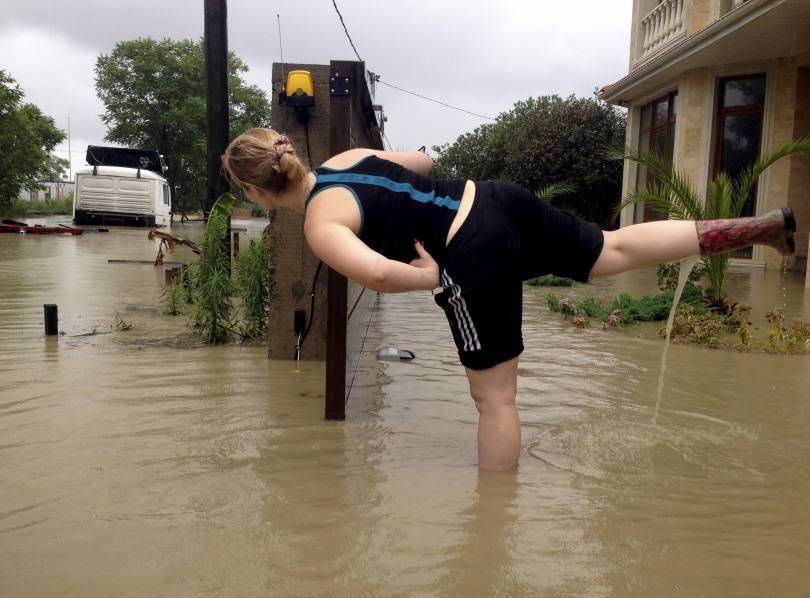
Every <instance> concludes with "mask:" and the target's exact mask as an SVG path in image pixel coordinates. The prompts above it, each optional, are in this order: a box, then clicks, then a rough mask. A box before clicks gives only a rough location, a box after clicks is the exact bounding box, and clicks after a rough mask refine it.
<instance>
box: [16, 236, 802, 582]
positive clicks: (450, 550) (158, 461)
mask: <svg viewBox="0 0 810 598" xmlns="http://www.w3.org/2000/svg"><path fill="white" fill-rule="evenodd" d="M262 224H263V223H261V222H256V223H244V224H243V226H245V227H247V228H249V231H248V235H258V234H259V233H260V231H261V228H262ZM195 227H196V228H195ZM178 234H180V236H184V237H189V238H192V239H193V238H199V226H198V225H190V226H189V227H187V228H185V229H182V230H181V232H180V233H178ZM184 251H186V250H185V249H183V248H181V249H178V251H177V253H176V254H174V256H173V257H172V259H177V260H179V261H188V260H191V259H193V256H192V255H191V254H190V252H189V253H188V254H186V253H184ZM156 252H157V243H154V242H150V241H148V240H146V235H145V231H143V230H137V229H112V231H111V232H110V233H109V234H106V235H104V234H87V235H84V236H82V237H34V236H31V237H21V236H17V235H0V275H1V276H2V285H0V488H2V492H1V493H0V552H2V554H3V558H2V559H0V595H4V596H5V595H9V596H18V595H28V596H51V595H82V596H94V595H98V596H108V595H122V596H127V595H132V596H135V595H138V596H142V595H154V594H159V595H172V596H199V595H216V596H219V595H239V596H259V595H262V596H264V595H268V594H270V595H300V596H315V595H337V596H348V595H402V596H496V595H502V596H520V595H524V596H535V595H563V596H569V595H570V596H605V595H622V596H625V595H634V596H650V595H713V596H715V595H763V594H768V595H800V594H802V593H804V592H805V591H806V588H807V587H808V584H810V573H808V572H807V568H806V563H807V560H808V558H810V546H808V543H807V538H808V537H810V512H808V510H807V508H806V503H807V501H806V497H807V496H808V493H810V440H809V439H808V434H807V430H808V429H809V428H810V406H809V405H808V403H810V392H809V391H808V387H807V381H806V380H807V379H806V375H805V371H806V368H807V366H808V363H809V362H808V358H807V357H782V358H779V357H774V356H770V355H745V354H735V353H726V352H718V351H711V350H706V349H698V348H694V347H686V346H681V345H675V346H673V347H672V348H671V351H670V353H669V356H668V366H667V367H668V369H667V377H666V383H665V387H664V395H663V397H664V398H663V402H662V405H661V411H660V415H659V417H658V422H657V424H658V425H657V426H652V425H651V421H652V414H653V411H654V407H655V399H656V396H655V392H656V382H657V379H658V374H659V359H660V355H661V349H662V348H663V347H662V342H661V341H660V339H658V338H657V329H658V327H659V326H658V325H653V326H642V327H638V328H634V329H632V330H630V331H628V332H623V333H604V332H602V331H601V330H595V329H594V330H578V329H574V328H572V327H569V326H568V325H566V324H565V323H564V322H562V321H561V320H560V319H559V317H558V316H557V315H556V314H550V313H549V312H548V309H547V307H546V305H545V303H546V301H545V297H544V294H545V292H544V290H543V289H534V288H527V289H526V291H525V308H524V319H525V327H524V335H525V344H526V351H525V353H524V354H523V356H522V358H521V364H520V370H519V374H520V380H519V385H520V386H519V388H520V392H519V396H518V402H519V408H520V412H521V418H522V421H523V426H524V430H523V437H524V454H523V456H522V460H521V466H520V469H519V470H518V471H517V472H515V473H509V474H487V473H479V472H478V471H477V469H476V467H475V425H476V412H475V409H474V407H473V406H472V403H471V401H470V399H469V397H468V396H467V394H466V393H467V385H466V379H465V377H464V373H463V369H462V368H461V367H460V366H459V365H458V363H457V361H456V356H455V348H454V346H453V343H452V339H451V338H450V335H449V334H448V333H447V332H448V331H447V330H446V327H447V324H446V322H445V321H444V319H443V314H442V313H441V311H440V310H438V309H436V308H435V305H434V303H433V301H432V298H431V297H430V295H429V294H412V295H403V296H386V297H384V298H383V299H382V301H381V302H380V304H379V307H378V309H377V311H376V313H375V315H374V318H373V320H372V324H371V328H370V338H369V339H368V341H367V342H366V345H365V347H366V353H367V355H366V358H365V359H363V361H362V365H361V370H360V372H359V373H358V376H357V379H356V381H355V385H354V389H353V391H352V396H351V400H350V402H349V406H348V407H349V408H348V421H347V422H345V423H335V422H325V421H323V419H322V413H323V388H322V377H323V365H322V364H316V363H308V362H302V364H301V373H294V372H293V370H294V368H295V366H294V363H293V362H271V361H268V360H267V359H266V358H265V351H264V349H263V348H262V347H253V346H240V345H231V346H226V347H204V346H201V345H200V344H199V343H197V342H196V341H194V340H193V336H192V335H191V334H190V333H189V331H188V329H187V327H186V326H185V324H184V322H183V321H182V319H180V318H171V317H168V316H163V315H161V313H160V306H159V297H160V293H161V290H162V282H163V274H162V272H161V271H159V270H157V271H156V270H155V269H154V268H153V267H151V266H142V265H112V264H108V263H107V259H110V258H113V259H143V260H148V259H153V258H154V255H155V254H156ZM792 276H793V275H791V274H785V275H783V274H782V273H779V272H776V273H774V272H761V271H755V272H751V273H744V272H743V273H734V274H732V277H731V281H730V289H729V290H730V293H732V295H733V296H734V297H737V298H740V299H744V300H746V301H749V302H751V303H752V304H753V307H754V313H753V317H754V319H755V320H756V319H758V318H759V319H760V320H761V317H762V314H764V312H765V311H767V310H769V309H771V308H772V307H774V306H777V305H782V304H784V306H785V310H786V313H787V314H788V315H789V317H790V316H792V315H804V317H807V316H808V314H810V309H808V307H810V306H809V305H808V299H807V297H805V295H804V293H803V292H802V290H801V284H802V281H801V280H800V279H794V278H793V277H792ZM653 287H654V274H653V273H652V272H649V271H648V272H642V273H635V274H631V275H624V276H619V277H615V278H614V279H609V280H600V281H598V282H597V283H596V284H594V285H592V286H590V287H588V288H587V289H585V290H584V291H583V290H581V289H580V290H576V289H575V291H574V292H589V293H592V294H595V295H597V296H600V297H608V296H610V295H612V294H614V293H615V292H616V290H617V289H620V290H629V291H631V292H649V291H651V290H653ZM783 287H784V288H785V291H784V293H783V290H782V289H783ZM51 302H53V303H57V304H58V305H59V313H60V328H61V330H62V331H63V332H64V333H65V334H64V336H62V337H60V338H55V339H46V338H44V336H43V334H42V304H43V303H51ZM114 311H118V312H119V313H120V314H121V316H122V317H124V319H126V320H128V321H131V322H132V324H133V328H132V330H131V331H128V332H117V331H113V330H112V322H113V319H114ZM93 330H96V332H97V334H95V335H90V336H79V335H82V334H86V333H88V332H92V331H93ZM100 332H104V333H105V334H98V333H100ZM389 345H390V346H398V347H402V348H406V349H410V350H412V351H414V352H415V353H416V355H417V359H416V360H415V362H413V363H390V362H384V363H377V362H376V361H374V359H373V356H374V353H375V352H376V349H377V348H378V347H380V346H389Z"/></svg>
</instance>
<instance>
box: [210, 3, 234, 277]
mask: <svg viewBox="0 0 810 598" xmlns="http://www.w3.org/2000/svg"><path fill="white" fill-rule="evenodd" d="M204 39H205V84H206V95H205V108H206V117H207V123H208V135H207V152H208V154H207V167H208V190H207V194H206V198H205V218H206V220H207V219H208V214H209V213H210V211H211V208H212V207H213V206H214V203H215V202H216V200H217V198H219V196H220V195H222V194H223V193H225V192H226V191H227V190H228V181H227V180H226V179H225V176H224V175H223V174H222V161H221V158H220V157H221V156H222V154H223V153H225V148H226V147H227V146H228V138H229V136H230V134H229V128H230V121H229V117H228V2H227V0H205V33H204ZM230 230H231V219H230V217H229V218H228V233H230ZM225 243H226V245H227V246H226V248H225V249H226V251H225V255H227V256H228V261H230V256H231V247H230V245H231V237H230V234H228V235H226V236H225Z"/></svg>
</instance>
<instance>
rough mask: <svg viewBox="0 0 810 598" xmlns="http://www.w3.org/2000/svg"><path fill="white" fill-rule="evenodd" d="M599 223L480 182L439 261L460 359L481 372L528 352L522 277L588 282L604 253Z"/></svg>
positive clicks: (440, 297)
mask: <svg viewBox="0 0 810 598" xmlns="http://www.w3.org/2000/svg"><path fill="white" fill-rule="evenodd" d="M603 244H604V235H603V233H602V230H601V229H600V228H599V227H598V226H597V225H595V224H593V223H590V222H585V221H584V220H580V219H579V218H575V217H574V216H571V215H570V214H567V213H565V212H562V211H560V210H558V209H556V208H554V207H553V206H551V205H549V204H548V203H547V202H545V201H542V200H540V199H538V198H537V197H535V196H534V194H532V193H531V192H529V191H526V190H525V189H522V188H520V187H516V186H514V185H507V184H505V183H498V182H490V181H488V182H479V183H476V190H475V201H474V202H473V206H472V209H471V210H470V213H469V215H468V216H467V219H466V220H465V221H464V223H463V224H462V225H461V228H460V229H459V230H458V232H457V233H456V234H455V235H454V236H453V238H452V239H451V240H450V244H449V245H448V246H447V250H446V252H445V255H444V256H443V257H442V260H441V263H439V267H440V276H441V285H442V291H441V292H440V293H437V294H436V295H435V297H434V298H435V301H436V303H438V304H439V306H440V307H441V308H442V309H443V310H444V313H445V315H446V316H447V320H448V321H449V322H450V330H451V331H452V333H453V339H454V340H455V342H456V347H457V348H458V354H459V358H460V360H461V363H462V364H463V365H464V366H465V367H468V368H470V369H473V370H482V369H485V368H489V367H492V366H495V365H497V364H499V363H501V362H503V361H507V360H509V359H512V358H513V357H517V356H518V355H520V353H521V352H522V351H523V335H522V334H521V319H522V317H523V309H522V308H523V281H524V280H528V279H530V278H534V277H537V276H542V275H544V274H554V275H556V276H565V277H568V278H573V279H574V280H578V281H580V282H586V281H587V280H588V276H589V275H590V272H591V268H592V267H593V265H594V263H595V262H596V260H597V258H598V257H599V254H600V253H601V251H602V246H603Z"/></svg>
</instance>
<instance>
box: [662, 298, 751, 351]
mask: <svg viewBox="0 0 810 598" xmlns="http://www.w3.org/2000/svg"><path fill="white" fill-rule="evenodd" d="M738 327H739V324H738V321H737V319H736V318H735V317H733V316H725V315H720V314H717V313H713V312H703V313H696V312H695V310H694V309H693V307H692V306H691V305H689V304H688V303H687V304H684V305H681V306H679V307H678V310H677V311H676V312H675V319H674V321H673V324H672V339H673V340H675V341H677V342H682V343H691V344H696V345H705V346H707V347H711V348H712V349H716V348H717V347H719V346H720V343H721V341H722V340H723V338H724V337H725V336H726V335H728V334H730V333H733V332H735V331H736V330H737V328H738ZM664 333H665V331H664V330H661V335H662V336H663V335H664Z"/></svg>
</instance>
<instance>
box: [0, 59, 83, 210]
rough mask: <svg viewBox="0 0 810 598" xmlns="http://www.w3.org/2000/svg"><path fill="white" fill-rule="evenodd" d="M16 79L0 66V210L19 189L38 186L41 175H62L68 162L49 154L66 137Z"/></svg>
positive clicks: (44, 176) (42, 176)
mask: <svg viewBox="0 0 810 598" xmlns="http://www.w3.org/2000/svg"><path fill="white" fill-rule="evenodd" d="M24 96H25V94H24V93H23V91H22V90H21V89H20V87H19V86H18V85H17V82H16V81H15V80H14V79H13V78H12V77H11V76H10V75H9V74H7V73H6V71H3V70H0V148H2V151H0V212H3V213H5V212H6V211H8V209H9V208H10V206H11V204H12V202H13V200H14V199H16V198H17V196H18V195H19V193H20V189H33V188H39V184H38V183H39V181H41V180H43V179H56V178H61V176H62V175H63V174H64V172H65V170H66V169H67V165H68V162H67V160H63V159H62V158H57V157H56V156H53V155H51V153H50V152H51V151H53V149H54V148H55V147H56V146H57V145H58V144H59V143H61V142H62V140H63V139H64V138H65V134H64V132H62V131H61V130H59V129H57V128H56V125H55V124H54V121H53V119H52V118H51V117H50V116H47V115H45V114H43V113H42V111H41V110H40V109H39V108H37V107H36V106H35V105H33V104H27V103H23V97H24Z"/></svg>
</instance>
